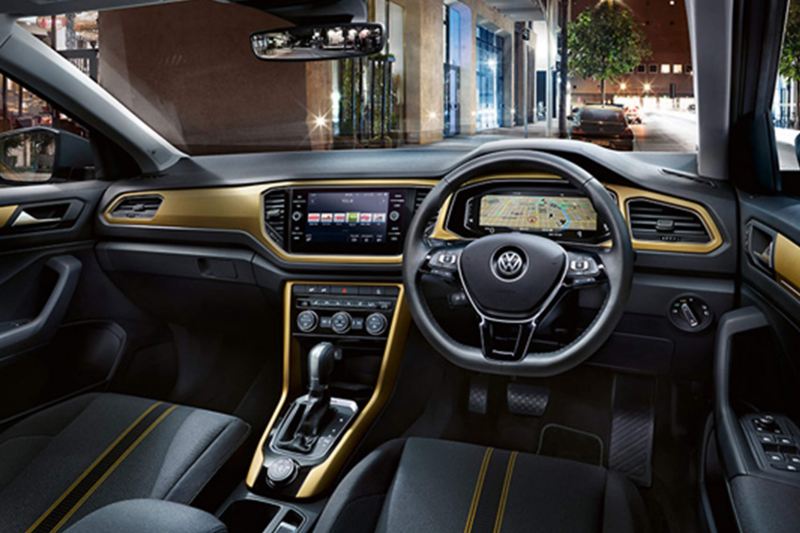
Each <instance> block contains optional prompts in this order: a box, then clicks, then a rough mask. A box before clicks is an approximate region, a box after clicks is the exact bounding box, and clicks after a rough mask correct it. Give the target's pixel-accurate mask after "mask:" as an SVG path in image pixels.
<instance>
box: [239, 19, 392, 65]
mask: <svg viewBox="0 0 800 533" xmlns="http://www.w3.org/2000/svg"><path fill="white" fill-rule="evenodd" d="M383 45H384V32H383V26H382V25H380V24H371V23H342V24H316V25H313V26H295V27H293V28H284V29H281V30H270V31H261V32H256V33H254V34H252V35H251V36H250V46H251V47H252V49H253V53H254V54H255V55H256V57H257V58H259V59H263V60H265V61H317V60H325V59H341V58H348V57H359V56H367V55H371V54H376V53H378V52H380V51H381V50H383Z"/></svg>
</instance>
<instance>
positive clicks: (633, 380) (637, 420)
mask: <svg viewBox="0 0 800 533" xmlns="http://www.w3.org/2000/svg"><path fill="white" fill-rule="evenodd" d="M613 394H614V396H613V398H614V399H613V411H612V414H611V442H610V443H609V447H608V467H609V468H610V469H612V470H616V471H617V472H620V473H622V474H624V475H626V476H628V477H629V478H630V479H631V480H632V481H634V482H635V483H636V484H638V485H640V486H643V487H649V486H651V485H652V482H653V433H654V431H655V405H654V403H655V380H653V379H652V378H648V377H641V376H629V375H620V374H617V375H615V376H614V393H613Z"/></svg>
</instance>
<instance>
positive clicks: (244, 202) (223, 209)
mask: <svg viewBox="0 0 800 533" xmlns="http://www.w3.org/2000/svg"><path fill="white" fill-rule="evenodd" d="M560 179H561V178H560V177H559V176H557V175H555V174H544V173H507V174H493V175H488V176H481V177H479V178H475V179H473V180H470V181H468V182H467V183H465V184H464V187H468V186H471V185H475V184H479V183H483V182H487V181H493V180H519V181H522V180H560ZM437 183H438V180H434V179H430V180H428V179H365V180H345V179H342V180H339V179H336V180H306V181H283V182H276V183H272V184H268V185H264V184H259V185H247V186H241V187H214V188H207V189H174V190H151V191H140V192H135V193H125V194H122V195H120V196H118V197H116V198H115V199H114V201H113V202H111V204H110V205H109V207H108V208H107V209H106V210H105V211H104V213H103V215H102V217H103V220H104V221H105V222H106V223H108V224H111V225H115V226H152V227H161V228H198V229H199V228H204V229H218V230H232V231H243V232H245V233H248V234H250V235H251V236H253V237H254V238H255V239H256V240H258V241H259V242H261V243H262V244H264V245H265V246H266V247H267V248H268V249H269V250H270V251H271V252H272V253H273V254H275V255H276V256H277V257H278V258H279V259H281V260H283V261H286V262H290V263H321V264H375V265H378V264H383V265H397V264H401V263H402V260H403V258H402V256H401V255H393V256H376V255H335V254H330V255H329V254H291V253H289V252H287V251H285V250H284V249H283V248H282V247H281V246H280V245H279V244H278V243H276V242H275V241H273V240H272V239H271V238H270V237H269V235H267V233H266V229H265V226H264V221H263V209H264V206H263V203H264V195H265V194H266V193H268V192H271V191H274V190H278V189H282V188H287V187H296V186H307V187H347V186H362V187H364V186H366V187H376V186H378V187H433V186H435V185H436V184H437ZM606 187H607V188H608V189H610V190H612V191H614V193H615V194H616V195H617V202H618V206H619V208H620V211H621V212H622V215H623V217H624V218H625V220H626V221H627V220H629V215H628V202H629V201H630V200H633V199H647V200H653V201H656V202H660V203H664V204H667V205H671V206H675V207H679V208H683V209H687V210H689V211H691V212H693V213H695V214H697V216H698V217H700V219H701V220H702V222H703V224H704V225H705V227H706V229H707V230H708V232H709V235H710V236H711V240H710V241H709V242H707V243H675V242H662V241H643V240H638V239H633V240H632V244H633V248H634V249H636V250H648V251H658V252H673V253H696V254H708V253H711V252H713V251H714V250H716V249H717V248H719V247H720V246H722V244H723V242H724V240H723V238H722V234H721V233H720V231H719V228H718V227H717V225H716V223H715V222H714V219H713V217H712V216H711V214H710V213H709V212H708V210H707V209H706V208H705V207H704V206H702V205H701V204H699V203H697V202H693V201H689V200H684V199H682V198H677V197H674V196H669V195H665V194H660V193H656V192H652V191H648V190H645V189H639V188H634V187H628V186H624V185H606ZM152 195H160V196H161V197H162V198H163V203H162V204H161V207H160V208H159V210H158V212H157V213H156V215H155V216H154V217H153V218H150V219H127V218H117V217H113V216H111V212H112V211H113V210H114V209H115V208H116V207H117V205H119V203H120V202H122V201H123V200H125V199H128V198H135V197H138V196H152ZM452 200H453V195H450V196H449V197H448V198H447V199H446V200H445V202H444V203H443V204H442V208H441V209H440V210H439V214H438V216H437V218H436V223H435V224H434V228H433V231H432V233H431V237H433V238H436V239H440V240H455V239H460V238H461V237H460V236H459V235H458V234H456V233H455V232H452V231H450V230H449V229H448V228H447V216H448V214H449V211H450V207H451V205H452ZM2 209H3V208H0V210H2ZM12 212H13V211H12ZM8 216H11V215H10V214H9V215H8ZM0 221H2V211H0Z"/></svg>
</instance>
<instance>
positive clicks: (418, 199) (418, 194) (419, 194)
mask: <svg viewBox="0 0 800 533" xmlns="http://www.w3.org/2000/svg"><path fill="white" fill-rule="evenodd" d="M429 192H431V189H429V188H427V187H426V188H418V189H415V191H414V213H416V212H417V210H418V209H419V206H421V205H422V202H424V201H425V198H427V196H428V193H429ZM436 219H437V216H436V215H434V216H432V217H431V218H430V220H428V223H427V224H426V225H425V235H430V234H431V233H433V229H434V228H435V227H436Z"/></svg>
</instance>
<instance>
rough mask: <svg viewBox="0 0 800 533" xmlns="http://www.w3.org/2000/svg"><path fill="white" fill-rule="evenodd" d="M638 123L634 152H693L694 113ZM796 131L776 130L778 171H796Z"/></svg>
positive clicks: (491, 134)
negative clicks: (779, 168) (779, 169)
mask: <svg viewBox="0 0 800 533" xmlns="http://www.w3.org/2000/svg"><path fill="white" fill-rule="evenodd" d="M641 115H642V123H641V124H633V125H631V129H632V130H633V134H634V145H633V147H634V150H635V151H637V152H696V151H697V114H696V113H694V112H691V111H681V110H672V109H647V110H642V112H641ZM797 134H798V131H797V130H790V129H784V128H776V130H775V137H776V141H777V147H778V158H779V160H780V167H781V169H782V170H798V168H800V165H799V164H798V161H797V156H796V155H795V149H794V139H795V137H796V136H797ZM523 135H524V131H523V128H522V126H516V127H514V128H498V129H495V130H491V131H485V132H480V133H477V134H475V135H457V136H455V137H450V138H447V139H445V140H443V141H441V142H438V143H433V144H431V145H428V147H430V148H433V149H437V148H440V149H453V148H463V149H471V148H475V147H476V146H479V145H481V144H483V143H486V142H489V141H496V140H503V139H510V138H519V137H523ZM528 136H529V137H530V138H541V137H547V134H546V126H545V123H544V122H543V121H539V122H536V123H534V124H529V125H528ZM550 136H551V137H558V122H557V121H556V120H553V124H552V134H551V135H550Z"/></svg>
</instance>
